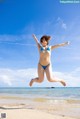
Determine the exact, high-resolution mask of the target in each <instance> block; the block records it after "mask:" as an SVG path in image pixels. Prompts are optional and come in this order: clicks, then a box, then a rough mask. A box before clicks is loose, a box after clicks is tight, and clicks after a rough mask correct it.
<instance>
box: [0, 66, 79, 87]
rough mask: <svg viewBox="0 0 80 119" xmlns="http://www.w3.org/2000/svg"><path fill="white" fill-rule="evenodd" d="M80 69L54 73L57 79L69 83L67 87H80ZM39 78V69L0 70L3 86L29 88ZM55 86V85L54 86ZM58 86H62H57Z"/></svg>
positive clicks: (45, 82) (45, 83)
mask: <svg viewBox="0 0 80 119" xmlns="http://www.w3.org/2000/svg"><path fill="white" fill-rule="evenodd" d="M79 72H80V67H79V68H77V69H75V70H74V71H72V72H53V74H54V76H55V77H57V78H61V79H64V80H65V81H66V82H67V86H75V87H77V86H80V75H79ZM36 76H37V69H34V68H29V69H18V70H13V69H0V83H2V86H4V84H5V85H6V86H14V87H16V86H22V87H23V86H29V85H28V84H29V81H30V80H31V79H32V78H34V77H36ZM52 84H53V83H49V82H48V81H44V82H43V83H42V84H36V83H35V84H34V86H51V85H52ZM54 86H55V84H54ZM56 86H61V85H60V84H57V85H56Z"/></svg>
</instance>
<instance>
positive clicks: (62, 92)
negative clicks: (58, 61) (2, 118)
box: [0, 87, 80, 100]
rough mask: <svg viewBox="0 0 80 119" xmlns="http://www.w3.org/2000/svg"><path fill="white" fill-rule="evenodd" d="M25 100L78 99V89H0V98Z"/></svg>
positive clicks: (79, 88)
mask: <svg viewBox="0 0 80 119" xmlns="http://www.w3.org/2000/svg"><path fill="white" fill-rule="evenodd" d="M3 95H4V96H18V97H25V98H34V97H43V98H49V99H50V98H51V99H57V100H60V99H77V100H78V99H79V100H80V87H31V88H30V87H5V88H3V87H2V88H0V96H3Z"/></svg>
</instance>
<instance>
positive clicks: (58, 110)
mask: <svg viewBox="0 0 80 119" xmlns="http://www.w3.org/2000/svg"><path fill="white" fill-rule="evenodd" d="M2 98H3V97H1V98H0V101H1V99H2ZM2 101H3V103H1V102H0V118H1V116H4V114H5V115H6V116H5V119H44V118H45V119H79V118H80V116H79V109H80V105H78V101H75V100H64V101H63V100H61V101H59V102H58V101H57V100H55V101H54V103H52V102H47V101H46V100H45V99H44V98H34V100H33V101H31V100H30V99H27V100H25V99H23V98H21V99H19V98H13V99H11V97H10V99H9V98H7V99H6V101H5V100H4V99H2ZM79 103H80V101H79ZM1 119H3V118H1Z"/></svg>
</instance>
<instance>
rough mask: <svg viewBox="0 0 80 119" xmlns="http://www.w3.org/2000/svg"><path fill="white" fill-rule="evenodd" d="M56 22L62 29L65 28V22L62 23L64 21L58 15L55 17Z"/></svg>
mask: <svg viewBox="0 0 80 119" xmlns="http://www.w3.org/2000/svg"><path fill="white" fill-rule="evenodd" d="M57 23H58V25H59V26H61V27H62V28H63V29H65V30H66V29H67V25H66V23H64V21H63V20H62V19H61V18H60V17H58V18H57Z"/></svg>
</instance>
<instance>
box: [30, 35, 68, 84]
mask: <svg viewBox="0 0 80 119" xmlns="http://www.w3.org/2000/svg"><path fill="white" fill-rule="evenodd" d="M32 36H33V38H34V40H35V41H36V44H37V47H38V50H39V54H40V58H39V63H38V77H36V78H34V79H32V80H31V81H30V83H29V85H30V86H32V85H33V83H34V82H37V83H41V82H43V80H44V73H46V77H47V79H48V81H49V82H60V83H61V84H62V85H63V86H66V83H65V81H64V80H63V79H58V78H54V77H53V76H52V68H51V60H50V58H51V51H52V50H54V49H55V48H58V47H61V46H65V45H68V44H69V42H64V43H61V44H57V45H53V46H48V45H49V40H50V39H51V37H50V36H47V35H44V36H42V37H41V39H40V43H39V42H38V39H37V37H36V36H35V35H34V34H33V35H32Z"/></svg>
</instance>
